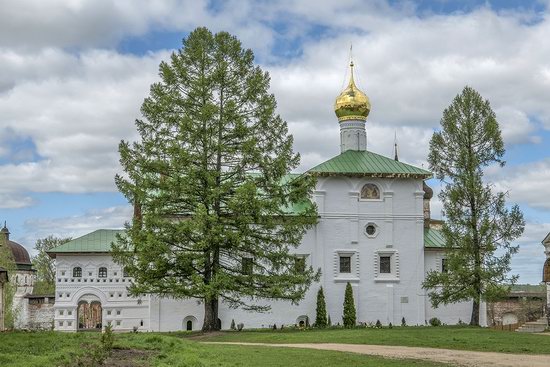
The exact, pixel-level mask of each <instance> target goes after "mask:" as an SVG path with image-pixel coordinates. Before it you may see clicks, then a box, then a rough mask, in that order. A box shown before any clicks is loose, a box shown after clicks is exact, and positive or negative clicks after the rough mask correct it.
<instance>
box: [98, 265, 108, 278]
mask: <svg viewBox="0 0 550 367" xmlns="http://www.w3.org/2000/svg"><path fill="white" fill-rule="evenodd" d="M97 276H98V277H99V278H107V268H106V267H104V266H102V267H101V268H99V272H98V273H97Z"/></svg>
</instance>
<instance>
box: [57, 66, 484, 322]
mask: <svg viewBox="0 0 550 367" xmlns="http://www.w3.org/2000/svg"><path fill="white" fill-rule="evenodd" d="M335 112H336V115H337V117H338V121H339V124H340V141H341V154H339V155H337V156H336V157H333V158H331V159H329V160H328V161H326V162H323V163H321V164H319V165H317V166H316V167H313V168H311V169H310V170H309V171H307V173H308V174H312V175H315V176H317V185H316V190H315V192H314V196H313V198H312V200H313V201H314V202H315V203H316V205H317V207H318V213H319V222H318V224H317V225H316V226H314V227H313V228H312V229H310V230H309V231H308V232H307V233H306V235H305V236H304V238H303V240H302V244H301V245H300V246H299V248H297V249H296V255H297V256H298V257H301V258H303V259H304V261H305V262H306V264H308V265H312V266H313V267H314V268H321V271H322V277H321V280H320V282H319V283H316V284H313V285H312V286H311V288H310V289H309V291H308V292H307V294H306V295H305V298H304V300H303V301H301V302H300V303H299V305H291V304H290V303H289V302H282V301H280V302H271V306H272V309H271V311H270V312H267V313H251V312H246V311H243V310H239V309H237V310H236V309H230V308H229V307H226V306H224V305H223V304H222V305H221V306H220V310H219V318H220V320H219V321H220V323H221V327H222V329H228V328H229V327H230V324H231V321H232V320H234V321H235V323H237V324H238V323H241V322H242V323H243V324H244V325H245V327H246V328H260V327H268V326H270V325H273V324H276V325H277V326H278V327H279V326H280V325H294V324H300V323H301V322H305V320H306V317H309V320H314V319H315V304H316V293H317V291H318V289H319V287H320V286H323V288H324V290H325V297H326V301H327V311H328V313H329V315H330V318H331V320H332V323H333V324H337V323H342V310H343V300H344V290H345V287H346V284H347V283H348V282H349V283H351V285H352V286H353V290H354V298H355V303H356V309H357V320H358V322H376V321H377V320H380V321H381V322H382V323H383V324H389V323H390V322H391V323H393V324H400V323H401V320H402V318H403V317H404V318H405V320H406V323H407V324H408V325H420V324H422V325H423V324H425V323H426V321H427V320H429V319H430V318H432V317H438V318H439V319H440V320H441V321H442V322H444V323H448V324H454V323H457V322H458V321H459V320H462V321H466V322H468V321H469V320H470V315H471V307H472V305H471V303H470V302H464V303H460V304H454V305H450V306H445V307H440V308H438V309H433V308H432V307H431V305H430V302H429V299H428V297H427V295H426V291H425V290H424V289H422V282H423V280H424V278H425V276H426V273H427V272H428V271H429V270H436V271H445V252H444V251H443V249H442V247H443V237H442V235H441V233H440V232H439V231H438V229H437V228H436V227H434V222H433V221H431V220H430V199H431V198H432V196H433V192H432V190H431V189H430V188H429V187H428V186H427V185H426V184H425V183H424V181H425V180H426V179H428V178H430V177H432V174H431V173H430V172H428V171H426V170H424V169H420V168H417V167H414V166H411V165H408V164H405V163H402V162H399V161H398V159H397V156H396V157H395V158H394V159H392V158H387V157H384V156H381V155H378V154H376V153H373V152H370V151H368V150H367V132H366V127H365V125H366V120H367V116H368V114H369V112H370V102H369V99H368V97H367V96H366V95H365V94H364V93H363V92H361V91H360V90H359V89H358V88H357V86H356V85H355V82H354V80H353V64H352V65H351V79H350V81H349V84H348V86H347V87H346V89H345V90H344V91H343V92H342V93H341V94H340V96H338V98H337V99H336V104H335ZM117 233H122V231H118V230H106V229H102V230H97V231H95V232H92V233H90V234H87V235H85V236H83V237H80V238H77V239H75V240H73V241H71V242H69V243H67V244H64V245H62V246H60V247H58V248H56V249H53V250H51V251H50V255H51V256H52V257H55V258H56V263H57V285H56V300H55V329H56V330H63V331H76V330H79V329H90V328H100V327H101V326H102V325H106V324H107V323H108V322H111V324H112V325H113V326H114V329H115V330H120V331H122V330H132V329H138V330H141V331H169V330H197V329H200V328H201V327H202V320H203V317H204V307H203V305H202V304H200V301H199V300H196V299H187V300H174V299H166V298H163V299H159V298H158V297H156V296H154V295H148V296H145V297H143V298H132V297H129V296H128V293H127V290H126V287H127V286H128V284H129V282H130V281H131V279H129V278H128V277H126V276H125V274H124V269H122V268H121V267H120V266H119V265H117V264H115V263H114V262H113V261H112V259H111V256H110V254H109V249H110V244H111V242H113V241H115V236H116V234H117ZM481 315H482V318H483V317H484V316H483V315H485V312H481ZM483 322H484V320H482V323H483Z"/></svg>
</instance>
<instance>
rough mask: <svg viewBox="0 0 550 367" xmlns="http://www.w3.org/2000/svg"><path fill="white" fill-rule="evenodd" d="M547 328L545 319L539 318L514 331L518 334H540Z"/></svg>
mask: <svg viewBox="0 0 550 367" xmlns="http://www.w3.org/2000/svg"><path fill="white" fill-rule="evenodd" d="M547 327H548V321H547V319H546V317H541V318H540V319H538V320H537V321H531V322H526V323H525V324H523V325H522V326H520V327H519V328H518V329H517V330H516V331H517V332H520V333H541V332H543V331H544V330H546V328H547Z"/></svg>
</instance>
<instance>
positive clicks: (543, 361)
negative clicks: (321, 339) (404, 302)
mask: <svg viewBox="0 0 550 367" xmlns="http://www.w3.org/2000/svg"><path fill="white" fill-rule="evenodd" d="M207 343H209V344H233V345H254V346H266V347H284V348H306V349H320V350H333V351H339V352H351V353H359V354H369V355H376V356H381V357H388V358H397V359H405V358H407V359H423V360H427V361H434V362H442V363H450V364H451V365H455V366H468V367H474V366H475V367H549V366H550V355H532V354H509V353H495V352H473V351H464V350H451V349H436V348H417V347H401V346H389V345H364V344H333V343H319V344H313V343H309V344H266V343H236V342H227V343H216V342H207Z"/></svg>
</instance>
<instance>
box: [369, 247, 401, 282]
mask: <svg viewBox="0 0 550 367" xmlns="http://www.w3.org/2000/svg"><path fill="white" fill-rule="evenodd" d="M384 256H389V257H390V273H380V257H384ZM374 281H375V282H399V251H397V250H395V249H388V248H385V249H380V250H377V251H375V252H374Z"/></svg>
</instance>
